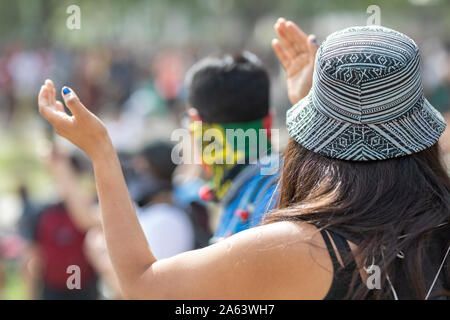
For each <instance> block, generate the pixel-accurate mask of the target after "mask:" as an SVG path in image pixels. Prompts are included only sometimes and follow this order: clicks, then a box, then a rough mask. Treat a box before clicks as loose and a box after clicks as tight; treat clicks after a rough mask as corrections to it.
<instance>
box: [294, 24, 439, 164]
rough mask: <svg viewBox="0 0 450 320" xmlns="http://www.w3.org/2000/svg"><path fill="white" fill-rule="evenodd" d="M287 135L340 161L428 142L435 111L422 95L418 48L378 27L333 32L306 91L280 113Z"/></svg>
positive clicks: (388, 154) (383, 155) (435, 134)
mask: <svg viewBox="0 0 450 320" xmlns="http://www.w3.org/2000/svg"><path fill="white" fill-rule="evenodd" d="M286 125H287V129H288V132H289V134H290V136H291V137H292V138H293V139H294V140H295V141H297V142H298V143H299V144H301V145H302V146H303V147H305V148H307V149H309V150H312V151H314V152H317V153H320V154H322V155H325V156H328V157H331V158H337V159H343V160H356V161H367V160H383V159H390V158H396V157H401V156H405V155H409V154H413V153H416V152H419V151H421V150H423V149H426V148H427V147H430V146H432V145H433V144H435V143H436V142H437V141H438V140H439V137H440V136H441V134H442V132H443V131H444V129H445V126H446V124H445V121H444V119H443V117H442V115H441V114H440V113H439V112H438V111H437V110H436V109H435V108H433V106H432V105H431V104H430V103H429V102H428V101H427V100H426V99H425V97H424V95H423V88H422V76H421V70H420V56H419V49H418V47H417V45H416V44H415V43H414V41H413V40H411V39H410V38H409V37H407V36H406V35H404V34H402V33H400V32H397V31H394V30H391V29H388V28H384V27H380V26H364V27H351V28H347V29H344V30H342V31H338V32H335V33H333V34H331V35H330V36H328V37H327V39H326V40H325V41H324V42H323V43H322V45H321V46H320V48H319V50H318V52H317V55H316V60H315V66H314V76H313V85H312V89H311V91H310V92H309V94H308V95H307V96H306V97H305V98H304V99H302V100H300V101H299V102H298V103H297V104H295V105H294V106H293V107H292V108H290V109H289V110H288V112H287V119H286Z"/></svg>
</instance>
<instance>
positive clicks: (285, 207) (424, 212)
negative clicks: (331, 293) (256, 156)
mask: <svg viewBox="0 0 450 320" xmlns="http://www.w3.org/2000/svg"><path fill="white" fill-rule="evenodd" d="M283 161H284V162H283V168H282V174H281V180H280V185H279V188H280V190H279V195H278V209H277V210H275V211H274V212H272V213H271V214H269V215H267V216H266V220H265V223H272V222H276V221H286V220H289V221H306V222H309V223H312V224H314V225H315V226H316V227H318V228H319V229H328V230H333V231H334V230H337V231H338V233H340V234H341V235H344V236H345V237H346V238H347V239H349V240H350V239H352V240H353V241H355V242H357V244H358V249H357V250H356V252H355V255H356V256H357V257H358V258H359V259H360V260H359V261H366V262H368V263H366V264H365V265H366V266H368V265H371V264H372V262H375V264H377V265H378V266H379V267H380V269H381V289H380V290H369V289H368V288H367V287H366V285H365V284H361V285H359V286H357V285H355V284H356V282H355V281H356V279H357V277H358V276H359V270H355V274H354V276H353V281H352V284H349V288H350V289H349V292H348V295H347V298H353V299H364V298H368V297H369V293H370V292H371V293H370V297H372V298H376V299H382V298H388V297H391V296H390V295H391V287H390V286H389V284H388V283H387V281H389V280H391V282H393V283H394V287H395V289H396V290H399V287H402V288H404V289H405V288H406V289H405V290H403V291H404V292H408V293H409V294H405V295H406V296H408V298H410V299H415V298H416V299H423V298H425V296H426V294H427V292H426V291H427V290H428V288H429V287H430V285H431V282H432V281H433V276H434V275H435V274H436V272H437V269H438V267H439V264H440V263H441V261H442V259H443V257H444V254H445V251H446V249H447V248H448V245H449V242H450V241H449V234H450V228H449V221H450V178H449V176H448V173H447V171H446V169H445V166H444V165H443V163H442V162H441V158H440V150H439V146H438V144H435V145H433V146H432V147H430V148H427V149H425V150H423V151H421V152H418V153H416V154H413V155H410V156H405V157H401V158H395V159H389V160H382V161H368V162H357V161H342V160H337V159H331V158H328V157H325V156H322V155H320V154H317V153H314V152H312V151H310V150H307V149H305V148H304V147H302V146H301V145H300V144H298V143H297V142H295V141H294V140H292V139H291V140H290V141H289V143H288V145H287V147H286V149H285V151H284V159H283ZM381 248H383V249H382V250H381ZM381 252H382V253H381ZM399 256H400V257H402V259H399V258H398V257H399ZM399 260H401V261H399ZM425 266H432V267H431V271H430V269H427V270H425ZM449 271H450V270H449V264H446V267H445V268H444V270H442V271H441V272H442V273H443V274H444V276H442V274H441V276H440V278H439V279H443V280H440V281H439V282H438V285H437V286H436V287H439V289H440V290H439V295H443V296H449V295H450V291H449V284H450V279H449ZM386 275H388V276H389V280H387V277H386ZM435 289H436V288H435ZM433 293H434V294H435V293H437V292H436V290H434V291H433ZM405 295H404V297H405ZM400 296H401V294H400ZM400 298H401V297H400Z"/></svg>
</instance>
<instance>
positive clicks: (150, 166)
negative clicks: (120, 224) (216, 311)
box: [85, 141, 207, 299]
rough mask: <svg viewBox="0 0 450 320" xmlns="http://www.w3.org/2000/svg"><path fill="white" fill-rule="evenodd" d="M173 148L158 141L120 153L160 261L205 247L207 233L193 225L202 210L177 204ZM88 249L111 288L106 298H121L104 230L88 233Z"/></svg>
mask: <svg viewBox="0 0 450 320" xmlns="http://www.w3.org/2000/svg"><path fill="white" fill-rule="evenodd" d="M172 148H173V145H172V144H170V143H168V142H164V141H155V142H151V143H149V144H148V145H147V146H145V147H144V148H143V149H142V150H141V151H140V152H138V153H137V154H136V155H134V156H133V155H128V154H125V153H120V159H121V164H122V170H123V172H124V176H125V179H126V182H127V185H128V188H129V189H130V193H131V197H132V199H133V201H134V202H135V204H136V207H137V214H138V219H139V222H140V225H141V228H142V230H143V232H144V234H145V237H146V239H147V241H148V242H149V243H151V244H152V250H153V251H154V252H155V255H156V256H157V257H158V258H159V259H164V258H169V257H172V256H174V255H176V254H179V253H182V252H185V251H189V250H193V249H196V248H199V247H203V246H205V245H206V243H202V239H204V233H205V232H207V230H202V229H201V228H200V227H201V225H198V224H197V225H195V224H194V223H195V222H196V220H195V219H196V216H197V215H198V214H200V213H202V212H203V211H201V210H200V209H199V208H191V210H189V211H185V210H184V209H183V208H180V207H178V206H177V205H176V204H175V203H174V199H173V185H172V176H173V173H174V170H175V168H176V165H175V164H174V163H173V162H172V160H171V153H172ZM204 214H205V215H206V213H204ZM194 225H195V226H196V228H194ZM85 246H86V253H87V255H88V257H89V260H90V261H91V262H92V264H93V265H94V267H95V269H96V270H97V272H99V274H100V275H101V276H102V278H103V279H104V280H105V282H106V285H107V286H108V289H109V291H110V292H109V294H108V293H107V294H106V296H109V297H110V298H114V299H118V298H120V297H121V291H120V288H119V285H118V280H117V278H116V276H115V274H114V270H113V267H112V264H111V261H110V259H109V257H108V254H107V250H106V243H105V241H104V237H103V233H102V231H101V229H98V228H96V229H93V230H91V231H90V232H89V233H88V237H87V241H86V244H85Z"/></svg>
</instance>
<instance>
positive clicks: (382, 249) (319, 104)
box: [39, 20, 450, 299]
mask: <svg viewBox="0 0 450 320" xmlns="http://www.w3.org/2000/svg"><path fill="white" fill-rule="evenodd" d="M275 28H276V30H277V32H278V35H279V37H280V40H275V41H274V42H273V47H274V49H275V51H276V53H277V55H278V57H279V58H280V60H281V62H282V64H283V66H284V68H286V71H287V77H288V88H289V96H290V99H291V100H292V102H293V103H296V104H295V105H294V106H293V107H292V108H291V109H290V110H289V111H288V114H287V128H288V131H289V134H290V136H291V140H290V142H289V144H288V146H287V149H286V150H285V152H284V160H283V161H284V164H283V168H282V176H281V182H280V190H279V194H280V196H279V206H280V207H279V209H278V210H276V212H273V213H271V214H269V215H268V216H267V220H266V223H265V224H264V225H262V226H259V227H256V228H253V229H250V230H246V231H243V232H240V233H238V234H236V235H233V236H231V237H229V238H226V239H224V240H222V241H220V242H218V243H216V244H214V245H211V246H209V247H206V248H203V249H200V250H195V251H190V252H186V253H183V254H180V255H177V256H175V257H172V258H168V259H163V260H156V259H155V257H154V256H153V254H152V252H151V243H150V244H147V241H146V239H145V236H144V234H143V232H142V230H141V228H140V225H139V222H138V219H137V217H136V213H135V210H134V207H133V203H132V201H131V199H130V197H129V195H128V191H127V188H126V185H125V181H124V179H123V176H122V171H121V169H120V165H119V161H118V159H117V155H116V153H115V151H114V149H113V147H112V144H111V141H110V139H109V136H108V133H107V131H106V129H105V127H104V126H103V124H102V122H101V121H100V120H99V119H98V118H97V117H96V116H95V115H93V114H92V113H91V112H89V111H88V110H87V109H86V108H85V107H84V106H83V105H82V103H81V102H80V100H79V98H78V97H77V95H76V94H75V92H74V91H73V90H72V89H69V88H67V87H64V88H63V89H62V96H63V98H64V101H65V103H66V105H67V107H68V108H69V109H70V110H71V112H72V114H73V116H69V115H67V114H66V113H65V112H64V109H63V105H62V103H61V102H58V101H56V98H55V96H56V92H55V88H54V85H53V83H52V82H51V81H49V80H47V81H46V82H45V84H44V85H43V86H42V88H41V91H40V93H39V109H40V112H41V114H42V115H43V116H44V117H45V118H46V119H47V120H48V121H49V122H50V123H51V124H52V125H53V127H54V128H55V131H56V132H57V133H58V134H60V135H61V136H63V137H65V138H67V139H68V140H70V141H72V142H73V143H74V144H76V145H77V146H78V147H80V148H81V149H83V150H84V151H85V152H86V154H87V155H88V156H89V157H90V159H91V160H92V162H93V167H94V171H95V179H96V184H97V192H98V196H99V199H100V204H101V209H102V210H101V211H102V217H103V228H104V231H105V237H106V242H107V246H108V250H109V254H110V257H111V260H112V263H113V265H114V269H115V271H116V273H117V275H118V278H119V281H120V285H121V288H122V291H123V294H124V296H125V297H127V298H138V299H246V298H249V299H266V298H267V299H344V298H355V299H362V298H379V299H397V298H399V299H402V298H408V299H413V298H418V299H428V298H445V297H447V298H448V296H449V285H450V280H449V264H448V259H447V257H448V251H449V225H448V223H449V217H450V180H449V177H448V175H447V173H446V170H445V169H444V166H443V165H442V163H441V160H440V153H439V146H438V142H437V141H438V139H439V137H440V135H441V134H442V132H443V130H444V128H445V122H444V121H443V119H442V117H441V115H440V114H439V113H438V112H437V111H436V110H434V108H433V107H432V106H431V105H430V104H429V103H428V102H427V100H426V99H425V98H424V97H423V94H422V88H421V74H420V66H419V55H418V48H417V46H416V45H415V43H414V42H413V41H412V40H411V39H409V38H408V37H406V36H405V35H403V34H401V33H398V32H396V31H394V30H391V29H387V28H383V27H354V28H348V29H345V30H342V31H339V32H336V33H334V34H332V35H330V36H329V37H328V38H327V39H326V40H325V41H324V43H323V44H322V45H321V47H320V48H319V50H318V51H317V53H316V48H315V47H314V45H315V44H314V39H315V38H314V37H313V36H310V37H307V36H306V35H305V34H304V33H303V32H302V31H301V30H300V29H298V28H297V27H296V26H295V25H294V24H293V23H292V22H288V21H286V20H279V21H278V22H277V24H276V26H275ZM316 54H317V56H316ZM297 101H298V102H297ZM366 270H367V272H366Z"/></svg>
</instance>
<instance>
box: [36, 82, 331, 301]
mask: <svg viewBox="0 0 450 320" xmlns="http://www.w3.org/2000/svg"><path fill="white" fill-rule="evenodd" d="M62 95H63V97H64V101H65V103H66V105H67V107H68V108H69V109H70V111H71V112H72V114H73V115H72V116H69V115H68V114H66V113H65V111H64V108H63V104H62V103H61V102H59V101H56V91H55V88H54V85H53V83H52V81H50V80H47V81H46V83H45V85H44V86H42V88H41V91H40V93H39V99H38V100H39V111H40V113H41V114H42V115H43V116H44V117H45V118H46V119H47V120H48V121H49V122H50V123H51V124H52V125H53V127H54V129H55V131H56V132H57V133H58V134H59V135H61V136H63V137H65V138H66V139H68V140H70V141H71V142H72V143H74V144H75V145H77V146H78V147H79V148H81V149H82V150H84V151H85V152H86V154H87V155H88V156H89V158H90V159H91V160H92V162H93V167H94V173H95V180H96V186H97V193H98V197H99V201H100V206H101V212H102V222H103V228H104V233H105V238H106V243H107V247H108V252H109V255H110V258H111V261H112V264H113V266H114V270H115V272H116V274H117V276H118V279H119V282H120V286H121V289H122V293H123V295H124V297H125V298H137V299H152V298H153V299H163V298H165V299H239V298H247V299H248V298H252V299H259V298H320V293H319V296H317V293H316V292H314V291H313V292H312V294H313V296H309V295H310V294H311V291H308V290H301V288H302V286H305V288H308V287H310V286H311V281H317V279H319V280H323V279H324V277H323V276H324V272H328V273H329V270H326V268H325V269H322V268H314V267H313V265H314V266H316V262H315V261H317V259H310V257H311V256H310V241H309V240H307V238H309V237H310V236H311V235H312V231H311V229H310V228H311V227H299V226H297V225H294V224H292V223H275V224H272V225H267V226H262V227H257V228H253V229H250V230H246V231H244V232H241V233H239V234H236V235H234V236H232V237H230V238H227V239H225V240H223V241H221V242H219V243H217V244H215V245H212V246H209V247H206V248H204V249H200V250H194V251H189V252H185V253H183V254H179V255H177V256H174V257H172V258H168V259H163V260H159V261H157V260H156V258H155V257H154V255H153V254H152V252H151V250H150V247H149V245H148V243H147V240H146V238H145V235H144V233H143V231H142V229H141V226H140V224H139V221H138V219H137V216H136V212H135V208H134V205H133V202H132V201H131V198H130V196H129V194H128V190H127V187H126V184H125V179H124V177H123V174H122V170H121V167H120V163H119V160H118V157H117V154H116V152H115V150H114V148H113V146H112V143H111V141H110V138H109V136H108V133H107V131H106V129H105V127H104V125H103V123H102V122H101V121H100V120H99V119H98V118H97V117H96V116H95V115H94V114H92V113H91V112H90V111H89V110H88V109H86V108H85V107H84V106H83V104H82V103H81V102H80V100H79V99H78V97H77V95H76V94H75V93H74V92H73V90H71V89H69V88H66V87H64V88H63V90H62ZM305 230H306V231H307V232H305ZM305 239H306V240H305ZM322 245H323V243H322ZM316 246H317V244H316ZM325 254H327V253H326V251H325ZM319 260H320V257H319ZM292 270H296V272H292ZM302 270H308V272H302ZM324 270H325V271H324ZM331 274H332V273H331ZM326 275H327V274H325V276H326ZM330 276H331V275H330ZM319 288H320V286H319Z"/></svg>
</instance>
